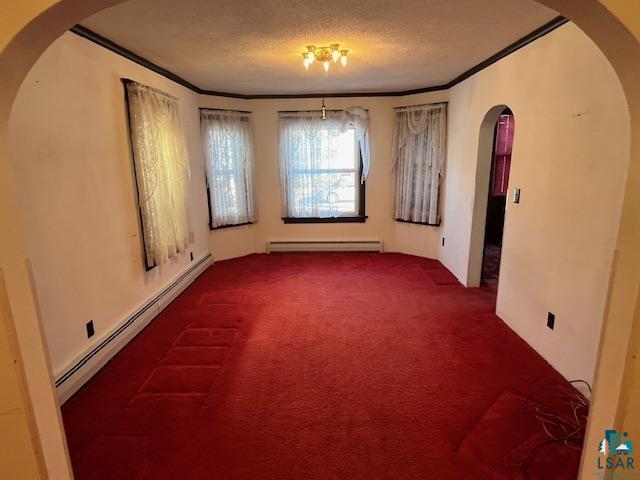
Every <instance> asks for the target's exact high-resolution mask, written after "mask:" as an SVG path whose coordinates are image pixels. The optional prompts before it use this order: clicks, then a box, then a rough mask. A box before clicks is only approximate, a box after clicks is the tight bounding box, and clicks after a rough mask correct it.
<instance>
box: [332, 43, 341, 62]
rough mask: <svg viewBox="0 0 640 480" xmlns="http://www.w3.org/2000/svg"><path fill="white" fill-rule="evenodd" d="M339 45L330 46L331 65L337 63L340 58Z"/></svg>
mask: <svg viewBox="0 0 640 480" xmlns="http://www.w3.org/2000/svg"><path fill="white" fill-rule="evenodd" d="M339 49H340V45H338V44H337V43H334V44H333V45H331V58H332V59H333V63H335V62H337V61H338V59H339V58H340V50H339Z"/></svg>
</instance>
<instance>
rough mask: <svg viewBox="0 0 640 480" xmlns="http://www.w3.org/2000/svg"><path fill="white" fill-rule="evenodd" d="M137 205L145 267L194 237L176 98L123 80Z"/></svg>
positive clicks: (168, 256) (153, 264)
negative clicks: (136, 190)
mask: <svg viewBox="0 0 640 480" xmlns="http://www.w3.org/2000/svg"><path fill="white" fill-rule="evenodd" d="M124 84H125V88H126V92H127V106H128V110H129V128H130V132H131V145H132V149H133V161H134V167H135V176H136V184H137V189H138V205H139V207H140V216H141V223H142V233H143V237H144V250H145V261H146V266H147V268H148V269H150V268H153V267H154V266H156V265H160V264H162V263H165V262H166V261H168V260H169V259H170V258H172V257H174V256H175V255H176V254H177V253H178V252H181V251H183V250H185V249H186V248H187V246H188V245H189V243H190V242H191V241H192V240H193V233H192V231H191V225H190V220H189V213H188V198H189V158H188V155H187V150H186V147H185V143H184V137H183V135H184V133H183V128H182V122H181V120H180V112H179V109H178V101H177V99H176V98H174V97H172V96H170V95H167V94H166V93H163V92H160V91H158V90H155V89H153V88H151V87H147V86H145V85H141V84H139V83H136V82H133V81H130V80H125V81H124Z"/></svg>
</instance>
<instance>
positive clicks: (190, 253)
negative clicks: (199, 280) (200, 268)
mask: <svg viewBox="0 0 640 480" xmlns="http://www.w3.org/2000/svg"><path fill="white" fill-rule="evenodd" d="M189 256H190V257H191V261H192V262H193V252H189Z"/></svg>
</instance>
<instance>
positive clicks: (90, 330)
mask: <svg viewBox="0 0 640 480" xmlns="http://www.w3.org/2000/svg"><path fill="white" fill-rule="evenodd" d="M86 326H87V338H91V337H93V334H94V333H96V331H95V330H94V328H93V320H89V321H88V322H87V325H86Z"/></svg>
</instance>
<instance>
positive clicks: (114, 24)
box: [82, 0, 557, 94]
mask: <svg viewBox="0 0 640 480" xmlns="http://www.w3.org/2000/svg"><path fill="white" fill-rule="evenodd" d="M556 16H557V13H556V12H554V11H552V10H549V9H547V8H545V7H543V6H542V5H540V4H538V3H536V2H534V1H530V0H393V1H392V0H341V1H337V0H326V1H320V2H309V1H306V0H305V1H301V0H235V1H223V0H131V1H129V2H127V3H124V4H121V5H119V6H116V7H113V8H110V9H108V10H104V11H102V12H100V13H98V14H97V15H94V16H92V17H90V18H88V19H86V20H85V21H83V22H82V25H83V26H85V27H87V28H89V29H91V30H93V31H95V32H96V33H98V34H100V35H102V36H104V37H106V38H108V39H110V40H112V41H114V42H116V43H118V44H120V45H122V46H123V47H125V48H127V49H129V50H131V51H133V52H135V53H137V54H138V55H141V56H142V57H145V58H147V59H148V60H150V61H152V62H154V63H156V64H158V65H160V66H161V67H164V68H166V69H168V70H170V71H172V72H174V73H176V74H177V75H179V76H181V77H183V78H184V79H186V80H187V81H189V82H191V83H193V84H195V85H197V86H198V87H200V88H203V89H205V90H215V91H222V92H234V93H241V94H297V93H315V92H323V93H349V92H377V91H398V90H410V89H414V88H422V87H428V86H435V85H442V84H445V83H447V82H449V81H450V80H452V79H453V78H455V77H456V76H458V75H459V74H461V73H463V72H464V71H466V70H468V69H469V68H471V67H473V66H474V65H476V64H478V63H480V62H481V61H483V60H485V59H486V58H487V57H489V56H491V55H493V54H494V53H496V52H498V51H499V50H501V49H503V48H504V47H506V46H507V45H509V44H510V43H512V42H514V41H515V40H517V39H519V38H521V37H523V36H524V35H526V34H528V33H529V32H531V31H533V30H535V29H536V28H538V27H540V26H541V25H543V24H544V23H546V22H548V21H549V20H551V19H553V18H554V17H556ZM338 42H339V43H341V44H342V45H344V47H345V48H348V49H349V50H350V56H349V64H348V66H347V67H346V68H342V67H340V66H339V65H332V68H331V70H330V72H329V75H328V76H325V75H324V74H323V73H322V67H321V66H320V65H319V64H318V63H315V64H313V65H312V66H311V68H309V71H305V70H304V67H303V66H302V56H301V53H302V52H303V51H304V46H305V45H307V44H310V43H313V44H316V45H326V44H329V43H338Z"/></svg>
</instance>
